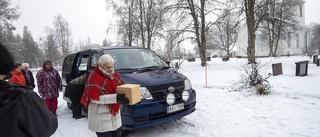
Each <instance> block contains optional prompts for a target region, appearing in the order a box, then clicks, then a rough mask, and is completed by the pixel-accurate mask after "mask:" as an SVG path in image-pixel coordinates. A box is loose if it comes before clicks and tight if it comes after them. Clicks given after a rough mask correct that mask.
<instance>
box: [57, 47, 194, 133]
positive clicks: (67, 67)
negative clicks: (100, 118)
mask: <svg viewBox="0 0 320 137" xmlns="http://www.w3.org/2000/svg"><path fill="white" fill-rule="evenodd" d="M103 54H110V55H111V56H112V57H113V58H114V60H115V64H114V67H115V71H117V72H118V73H119V74H120V75H121V77H122V78H123V80H124V81H125V82H126V83H128V84H139V85H140V87H141V88H140V97H141V102H139V103H137V104H135V105H128V106H122V107H121V115H122V124H123V126H122V129H123V130H135V129H140V128H145V127H149V126H154V125H158V124H162V123H165V122H169V121H172V120H175V119H179V118H182V117H184V116H186V115H189V114H191V113H192V112H194V111H195V109H196V108H195V106H196V91H195V90H194V89H192V86H191V83H190V81H189V79H188V78H187V77H186V76H184V75H182V74H180V73H179V72H177V71H176V70H174V69H172V68H171V67H170V66H169V65H168V64H169V63H166V62H165V61H164V60H162V59H161V58H160V57H159V56H158V55H157V54H156V53H154V52H153V51H151V50H149V49H146V48H141V47H124V46H119V47H113V46H112V47H105V48H94V49H90V50H86V51H80V52H77V53H73V54H69V55H67V56H66V58H65V59H64V63H63V67H62V78H63V84H64V85H65V86H66V85H67V83H69V82H70V81H71V80H72V79H74V78H76V77H78V76H80V75H82V74H84V73H87V74H89V73H90V71H91V70H92V69H93V67H95V65H96V63H97V62H98V59H99V58H100V56H102V55H103ZM64 99H65V100H66V101H67V102H68V106H69V107H70V103H71V101H70V100H69V99H68V98H67V97H64Z"/></svg>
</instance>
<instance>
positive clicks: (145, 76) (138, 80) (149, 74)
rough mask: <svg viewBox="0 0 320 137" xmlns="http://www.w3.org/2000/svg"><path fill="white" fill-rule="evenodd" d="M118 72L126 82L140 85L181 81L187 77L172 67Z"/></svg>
mask: <svg viewBox="0 0 320 137" xmlns="http://www.w3.org/2000/svg"><path fill="white" fill-rule="evenodd" d="M119 74H120V76H121V77H122V79H123V80H124V82H126V83H127V84H140V86H141V87H144V86H145V87H147V86H157V85H163V84H169V83H175V82H181V81H184V80H185V79H187V78H186V77H185V76H184V75H182V74H180V73H179V72H177V71H175V70H174V69H165V70H154V71H146V72H133V73H125V74H121V73H119Z"/></svg>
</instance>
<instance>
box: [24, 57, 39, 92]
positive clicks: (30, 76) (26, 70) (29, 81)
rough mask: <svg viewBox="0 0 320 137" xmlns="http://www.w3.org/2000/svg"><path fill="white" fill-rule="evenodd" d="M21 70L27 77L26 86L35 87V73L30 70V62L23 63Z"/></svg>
mask: <svg viewBox="0 0 320 137" xmlns="http://www.w3.org/2000/svg"><path fill="white" fill-rule="evenodd" d="M21 72H22V75H23V76H24V78H25V79H26V86H29V87H31V88H32V89H34V87H35V86H36V85H35V84H34V78H33V73H32V72H31V71H30V70H29V64H28V63H22V70H21Z"/></svg>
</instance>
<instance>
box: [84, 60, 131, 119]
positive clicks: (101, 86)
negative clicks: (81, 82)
mask: <svg viewBox="0 0 320 137" xmlns="http://www.w3.org/2000/svg"><path fill="white" fill-rule="evenodd" d="M123 84H125V83H124V81H123V80H122V78H121V77H120V76H119V74H118V73H117V72H114V74H113V79H112V80H111V79H110V78H109V77H108V76H107V75H105V74H103V73H102V72H101V70H100V69H99V66H98V65H97V66H96V67H95V68H94V70H93V71H92V73H91V74H90V75H89V77H88V79H87V83H86V86H85V89H84V92H83V95H82V98H81V103H82V104H83V105H84V106H85V107H86V108H88V105H89V102H90V101H92V100H97V101H98V100H99V96H100V95H103V94H114V93H116V89H117V87H118V86H119V85H123ZM107 105H108V107H109V110H110V111H111V114H112V115H113V116H115V115H116V114H117V113H118V111H119V109H120V104H119V103H115V104H107Z"/></svg>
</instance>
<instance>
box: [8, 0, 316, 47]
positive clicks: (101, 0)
mask: <svg viewBox="0 0 320 137" xmlns="http://www.w3.org/2000/svg"><path fill="white" fill-rule="evenodd" d="M305 1H306V5H305V13H306V18H305V19H306V24H309V23H310V22H317V23H320V15H319V13H320V8H319V5H320V0H305ZM16 4H19V7H20V10H19V11H20V12H21V17H20V18H19V19H18V20H17V21H14V25H15V26H16V28H17V30H16V32H15V33H19V34H22V30H23V26H25V25H26V26H27V27H28V29H29V30H30V31H31V33H32V35H33V37H34V38H35V40H38V39H39V37H40V36H44V35H45V34H44V32H43V31H44V27H45V26H50V27H52V26H53V25H52V24H53V20H54V16H57V14H58V13H60V14H61V15H62V17H63V18H65V19H66V20H67V22H68V23H69V24H70V28H71V30H72V38H73V41H74V43H75V44H76V43H77V42H78V41H79V39H81V40H85V41H86V40H87V38H88V37H90V39H91V42H92V43H97V44H101V43H102V40H103V39H105V38H107V39H111V40H113V41H115V39H116V37H115V34H109V35H107V33H106V29H107V27H108V25H109V22H110V21H111V20H112V18H110V17H111V16H112V13H111V12H110V11H107V10H106V3H105V0H12V6H13V5H16ZM108 17H109V18H108Z"/></svg>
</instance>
